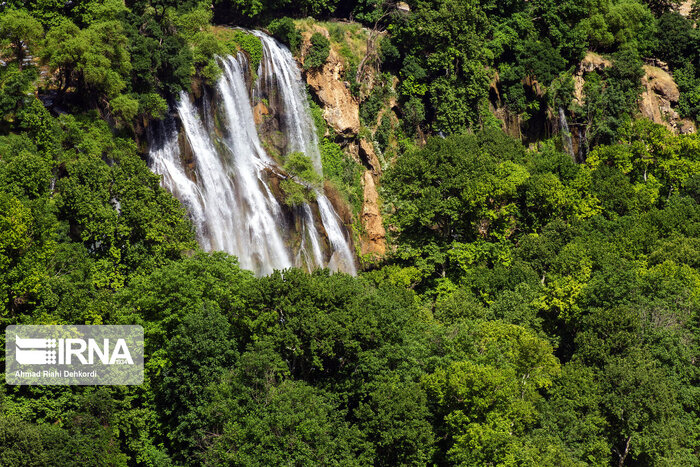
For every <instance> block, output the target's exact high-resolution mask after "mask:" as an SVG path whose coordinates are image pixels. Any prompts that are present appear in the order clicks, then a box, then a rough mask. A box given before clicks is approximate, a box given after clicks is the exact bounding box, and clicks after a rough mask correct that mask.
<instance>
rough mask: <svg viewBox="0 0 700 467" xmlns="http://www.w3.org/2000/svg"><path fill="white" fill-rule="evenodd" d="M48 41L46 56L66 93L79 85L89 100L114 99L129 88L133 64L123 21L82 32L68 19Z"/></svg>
mask: <svg viewBox="0 0 700 467" xmlns="http://www.w3.org/2000/svg"><path fill="white" fill-rule="evenodd" d="M46 41H47V46H46V47H45V48H44V50H43V52H42V54H43V55H42V57H43V59H44V60H45V61H46V63H47V64H48V65H49V66H50V67H51V69H52V70H55V71H56V72H57V74H58V76H59V80H58V85H59V86H60V87H61V88H62V89H63V90H64V91H65V90H66V89H67V88H69V87H72V86H75V88H76V91H77V92H78V93H79V95H83V96H85V97H87V96H101V95H104V96H106V97H108V98H114V97H116V96H118V95H119V93H121V92H122V91H123V90H124V88H125V87H126V81H125V80H126V78H127V77H128V76H129V73H130V72H131V62H130V60H129V51H128V47H127V46H128V42H127V37H126V35H124V31H123V28H122V26H121V24H120V23H119V22H117V21H107V22H101V23H94V24H92V25H91V26H90V27H88V28H86V29H82V30H81V29H79V28H78V27H77V26H76V25H75V24H73V23H71V22H70V21H68V20H65V21H64V22H62V23H61V24H60V25H58V26H56V27H54V28H52V29H51V30H50V31H49V32H48V33H47V35H46Z"/></svg>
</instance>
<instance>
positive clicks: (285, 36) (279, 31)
mask: <svg viewBox="0 0 700 467" xmlns="http://www.w3.org/2000/svg"><path fill="white" fill-rule="evenodd" d="M267 30H268V31H269V32H270V34H272V36H273V37H274V38H275V39H277V40H279V41H280V42H282V43H283V44H285V45H287V47H289V50H291V51H292V53H294V54H296V53H297V52H298V51H299V46H300V45H301V33H300V32H299V30H298V29H297V27H296V26H295V25H294V21H293V20H292V18H289V17H287V16H285V17H284V18H279V19H276V20H273V21H271V22H270V24H268V25H267Z"/></svg>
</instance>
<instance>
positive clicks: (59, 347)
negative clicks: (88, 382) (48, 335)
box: [15, 335, 134, 365]
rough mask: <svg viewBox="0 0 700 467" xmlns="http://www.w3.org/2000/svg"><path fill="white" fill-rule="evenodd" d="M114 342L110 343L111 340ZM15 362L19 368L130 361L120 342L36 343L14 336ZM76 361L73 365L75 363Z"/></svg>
mask: <svg viewBox="0 0 700 467" xmlns="http://www.w3.org/2000/svg"><path fill="white" fill-rule="evenodd" d="M113 341H114V340H113ZM15 344H16V346H17V348H16V352H15V358H16V359H17V362H18V363H20V364H21V365H52V364H58V365H72V364H73V363H78V362H79V363H82V364H83V365H92V364H94V363H95V362H97V361H99V362H100V363H102V364H103V365H116V364H122V365H124V364H125V365H133V364H134V360H133V359H132V358H131V353H130V352H129V348H128V347H127V345H126V341H125V340H124V339H116V342H114V343H112V344H110V340H109V339H102V342H101V343H98V341H97V340H95V339H87V340H86V339H36V338H25V339H23V338H21V337H19V336H18V335H15ZM76 360H77V361H76Z"/></svg>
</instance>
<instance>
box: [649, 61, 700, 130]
mask: <svg viewBox="0 0 700 467" xmlns="http://www.w3.org/2000/svg"><path fill="white" fill-rule="evenodd" d="M642 86H643V88H644V90H643V91H642V96H641V98H640V100H639V109H640V110H641V112H642V115H643V116H644V117H646V118H648V119H649V120H651V121H653V122H654V123H658V124H661V125H665V126H666V127H667V128H668V129H669V130H671V131H673V132H676V133H681V134H685V133H694V132H695V131H696V128H695V124H694V123H693V122H692V121H691V120H688V119H681V118H680V116H679V115H678V112H676V111H675V110H674V107H675V105H676V104H678V99H679V98H680V92H679V91H678V86H677V85H676V83H675V82H674V81H673V77H672V76H671V75H670V74H669V73H668V72H667V71H666V70H663V69H662V68H659V67H656V66H650V65H645V66H644V76H643V77H642Z"/></svg>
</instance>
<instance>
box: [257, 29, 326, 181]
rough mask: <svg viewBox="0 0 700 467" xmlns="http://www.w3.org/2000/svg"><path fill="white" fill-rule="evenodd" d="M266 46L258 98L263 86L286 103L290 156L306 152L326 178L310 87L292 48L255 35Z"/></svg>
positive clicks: (283, 118)
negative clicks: (319, 148)
mask: <svg viewBox="0 0 700 467" xmlns="http://www.w3.org/2000/svg"><path fill="white" fill-rule="evenodd" d="M252 32H253V34H255V35H256V36H257V37H258V38H259V39H260V41H261V42H262V44H263V59H262V63H261V64H260V69H259V70H258V74H259V75H260V77H261V79H260V80H258V82H257V83H256V87H255V90H254V94H257V95H260V94H262V92H261V90H260V86H261V85H264V86H265V87H267V90H268V91H269V90H272V89H276V90H277V91H278V92H279V97H280V98H281V101H282V107H283V112H282V115H281V118H280V120H281V122H280V123H281V124H282V131H283V132H284V133H285V135H286V137H287V152H303V153H304V154H305V155H306V156H307V157H308V158H309V159H311V162H312V163H313V165H314V168H315V169H316V172H318V173H319V174H323V168H322V166H321V153H320V152H319V150H318V137H317V136H316V125H314V121H313V119H312V118H311V109H310V108H309V102H308V100H307V99H306V87H305V86H304V82H303V81H302V79H301V72H300V71H299V67H298V66H297V62H296V61H295V60H294V57H293V56H292V53H291V52H290V51H289V49H288V48H286V47H285V46H283V45H282V44H280V43H279V42H277V41H276V40H275V39H273V38H272V37H270V36H268V35H267V34H265V33H263V32H260V31H252Z"/></svg>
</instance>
